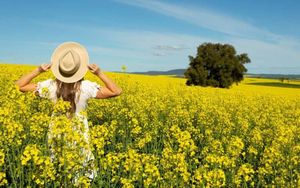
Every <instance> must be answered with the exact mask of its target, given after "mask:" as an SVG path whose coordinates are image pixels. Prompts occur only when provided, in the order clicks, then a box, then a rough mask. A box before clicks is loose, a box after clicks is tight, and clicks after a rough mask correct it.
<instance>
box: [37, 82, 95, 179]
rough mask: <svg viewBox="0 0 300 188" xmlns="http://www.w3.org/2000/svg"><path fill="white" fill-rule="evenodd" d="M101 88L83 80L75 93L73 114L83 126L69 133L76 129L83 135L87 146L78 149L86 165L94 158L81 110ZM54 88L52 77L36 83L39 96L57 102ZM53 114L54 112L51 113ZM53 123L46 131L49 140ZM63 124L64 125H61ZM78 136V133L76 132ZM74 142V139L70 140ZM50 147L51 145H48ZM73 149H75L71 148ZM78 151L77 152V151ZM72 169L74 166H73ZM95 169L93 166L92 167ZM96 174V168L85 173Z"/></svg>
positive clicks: (86, 125)
mask: <svg viewBox="0 0 300 188" xmlns="http://www.w3.org/2000/svg"><path fill="white" fill-rule="evenodd" d="M45 88H47V90H48V92H46V93H45V92H44V89H45ZM100 89H101V86H100V85H98V84H97V83H96V82H91V81H89V80H83V81H82V82H81V85H80V91H79V92H76V95H75V104H76V111H75V115H76V117H78V119H79V120H80V121H81V124H83V126H84V127H83V128H82V129H80V131H77V130H79V128H77V130H73V131H71V132H70V133H71V134H72V133H73V132H75V131H77V132H78V133H79V135H80V136H81V137H83V140H84V142H85V143H87V147H85V149H83V150H80V153H81V154H82V156H83V158H82V159H83V160H82V161H83V165H86V164H87V163H88V162H90V161H93V160H94V156H93V154H92V151H91V149H90V146H89V134H88V131H89V126H88V121H87V118H86V116H85V115H83V114H82V113H81V112H82V111H84V110H85V109H86V106H87V101H88V99H90V98H95V97H96V95H97V92H98V91H99V90H100ZM56 90H57V85H56V81H55V80H52V79H48V80H45V81H42V82H38V83H37V88H36V92H37V93H38V95H39V96H40V97H44V98H48V99H50V100H52V101H53V102H54V103H56V102H57V97H56ZM52 116H54V114H52ZM53 124H55V123H50V125H49V132H48V140H50V139H51V138H52V137H53V135H54V132H55V130H54V129H55V128H53ZM62 126H65V125H62ZM77 136H78V134H77ZM72 142H74V141H72ZM75 142H76V141H75ZM50 147H51V146H50ZM73 151H75V150H73ZM77 153H79V152H77ZM52 155H53V153H52ZM69 160H70V159H69ZM73 169H74V168H73ZM94 169H95V168H94ZM95 175H96V170H92V171H91V172H89V173H87V176H89V177H90V178H93V177H94V176H95Z"/></svg>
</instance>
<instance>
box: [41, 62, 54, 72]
mask: <svg viewBox="0 0 300 188" xmlns="http://www.w3.org/2000/svg"><path fill="white" fill-rule="evenodd" d="M50 67H51V63H49V64H42V65H40V66H39V67H38V70H39V72H40V73H42V72H46V71H48V70H49V69H50Z"/></svg>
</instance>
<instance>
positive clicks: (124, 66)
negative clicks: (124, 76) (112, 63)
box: [121, 65, 127, 73]
mask: <svg viewBox="0 0 300 188" xmlns="http://www.w3.org/2000/svg"><path fill="white" fill-rule="evenodd" d="M121 70H122V72H124V73H125V72H126V71H127V67H126V65H122V66H121Z"/></svg>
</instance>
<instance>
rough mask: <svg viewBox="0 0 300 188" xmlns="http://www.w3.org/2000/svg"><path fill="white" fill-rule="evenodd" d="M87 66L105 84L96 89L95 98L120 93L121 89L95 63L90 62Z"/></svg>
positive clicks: (113, 95) (108, 96)
mask: <svg viewBox="0 0 300 188" xmlns="http://www.w3.org/2000/svg"><path fill="white" fill-rule="evenodd" d="M88 68H89V69H90V71H91V72H92V73H93V74H95V75H96V76H97V77H98V78H100V79H101V80H102V81H103V82H104V84H105V87H101V89H100V90H99V91H98V93H97V96H96V98H97V99H105V98H110V97H116V96H118V95H120V94H121V93H122V89H121V88H120V87H118V86H117V85H116V84H115V83H114V82H113V81H112V80H111V79H110V78H108V77H107V76H106V75H105V74H104V73H103V72H102V71H101V70H100V68H99V67H98V66H97V65H95V64H91V65H88Z"/></svg>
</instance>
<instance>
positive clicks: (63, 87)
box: [16, 42, 122, 178]
mask: <svg viewBox="0 0 300 188" xmlns="http://www.w3.org/2000/svg"><path fill="white" fill-rule="evenodd" d="M88 59H89V58H88V53H87V51H86V50H85V48H84V47H83V46H81V45H80V44H79V43H76V42H66V43H63V44H61V45H59V46H58V47H57V48H56V49H55V51H54V53H53V54H52V57H51V62H52V63H51V64H43V65H41V66H39V67H38V68H36V69H35V70H33V71H32V72H31V73H29V74H27V75H24V76H22V77H21V78H20V79H19V80H18V81H17V82H16V85H17V86H18V87H19V90H20V91H22V92H29V91H32V92H35V93H36V94H37V95H38V96H41V97H46V98H49V99H51V100H52V101H53V102H56V101H57V99H59V98H62V99H63V100H64V101H69V102H70V104H71V108H70V109H69V112H68V114H66V115H67V116H68V117H69V118H71V117H73V116H74V115H76V116H78V117H80V118H81V120H82V121H83V124H84V127H85V129H84V130H85V131H84V132H83V136H84V138H85V140H86V142H87V143H88V122H87V118H86V117H84V116H82V115H81V114H80V112H81V111H82V110H84V109H85V108H86V104H87V101H88V99H90V98H96V99H105V98H110V97H116V96H118V95H120V94H121V92H122V90H121V88H120V87H118V86H117V85H116V84H115V83H114V82H113V81H112V80H111V79H110V78H108V77H107V76H106V75H105V74H104V73H103V72H102V71H101V70H100V68H99V67H98V66H97V65H95V64H91V65H89V64H88ZM50 68H51V70H52V73H53V74H54V76H55V77H56V79H55V80H52V79H48V80H45V81H42V82H38V83H37V84H36V83H31V80H32V79H33V78H35V77H37V76H38V75H40V74H41V73H43V72H46V71H48V70H49V69H50ZM88 69H89V70H90V71H91V72H92V73H93V74H94V75H96V76H97V77H98V78H99V79H101V80H102V81H103V82H104V84H105V86H99V85H98V84H97V83H96V82H91V81H88V80H84V79H83V77H84V75H85V74H86V72H87V71H88ZM44 88H47V89H48V93H47V94H46V93H44V92H43V90H44ZM48 138H51V124H50V127H49V134H48ZM91 159H94V157H93V154H92V152H91V151H90V150H89V151H87V153H86V157H85V161H84V163H87V162H88V161H90V160H91ZM94 175H95V172H92V174H90V175H88V176H89V177H90V178H93V176H94Z"/></svg>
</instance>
